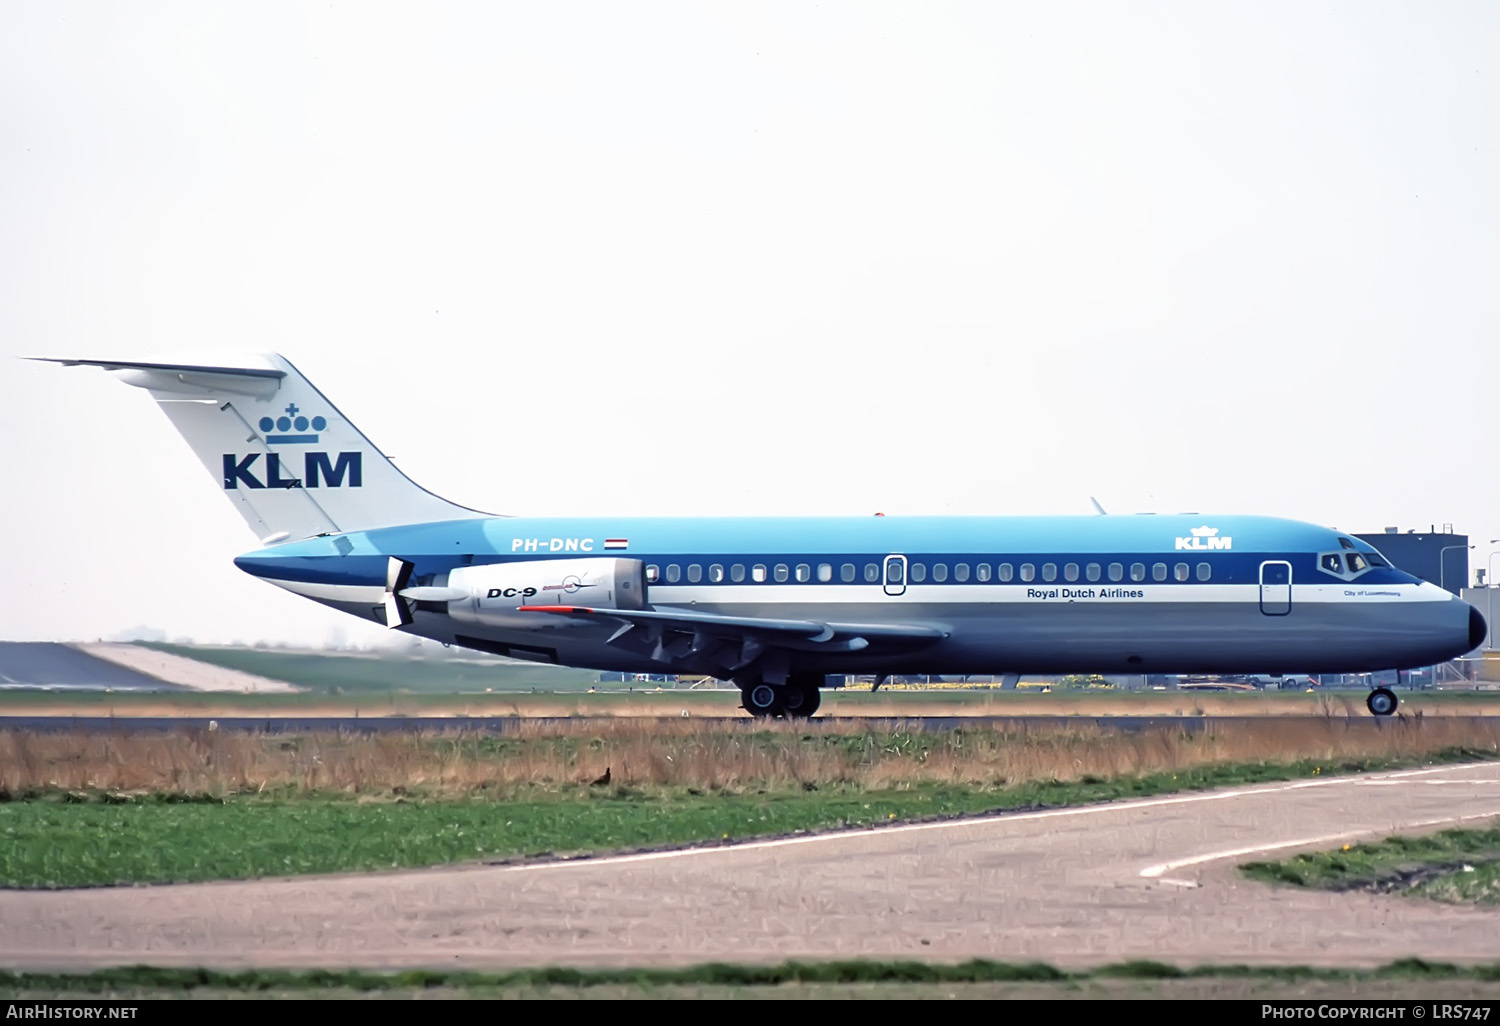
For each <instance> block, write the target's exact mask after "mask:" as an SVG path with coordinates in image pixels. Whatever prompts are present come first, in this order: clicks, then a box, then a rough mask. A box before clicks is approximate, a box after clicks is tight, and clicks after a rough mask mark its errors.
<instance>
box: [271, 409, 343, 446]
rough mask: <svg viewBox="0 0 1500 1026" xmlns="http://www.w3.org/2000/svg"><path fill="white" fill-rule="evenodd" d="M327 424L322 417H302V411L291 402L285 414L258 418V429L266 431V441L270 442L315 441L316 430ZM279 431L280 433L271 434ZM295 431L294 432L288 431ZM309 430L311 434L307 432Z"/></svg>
mask: <svg viewBox="0 0 1500 1026" xmlns="http://www.w3.org/2000/svg"><path fill="white" fill-rule="evenodd" d="M327 426H328V421H327V420H326V419H324V418H323V417H312V418H308V417H304V416H302V411H301V410H299V409H298V408H297V404H296V403H292V404H291V405H289V406H288V407H287V408H286V414H285V415H284V416H281V417H276V418H275V419H272V418H270V417H262V418H260V429H261V430H262V431H264V432H265V433H266V441H267V442H268V443H270V444H275V443H277V442H316V441H317V440H318V434H317V433H318V432H319V431H322V430H323V429H324V428H326V427H327ZM272 431H279V432H281V433H280V434H275V435H273V434H271V432H272ZM292 431H295V432H296V434H290V433H289V432H292ZM309 431H311V434H309Z"/></svg>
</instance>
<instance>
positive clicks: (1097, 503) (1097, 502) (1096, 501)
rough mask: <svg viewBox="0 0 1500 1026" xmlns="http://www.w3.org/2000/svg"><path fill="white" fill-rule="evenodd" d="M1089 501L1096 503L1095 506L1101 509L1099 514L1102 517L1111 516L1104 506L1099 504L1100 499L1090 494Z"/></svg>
mask: <svg viewBox="0 0 1500 1026" xmlns="http://www.w3.org/2000/svg"><path fill="white" fill-rule="evenodd" d="M1089 501H1090V502H1092V503H1093V504H1094V508H1095V509H1097V510H1098V511H1099V515H1100V516H1101V517H1105V516H1109V514H1108V513H1106V512H1104V507H1103V506H1101V505H1099V500H1098V499H1096V498H1094V497H1093V496H1092V495H1090V496H1089Z"/></svg>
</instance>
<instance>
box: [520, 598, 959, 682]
mask: <svg viewBox="0 0 1500 1026" xmlns="http://www.w3.org/2000/svg"><path fill="white" fill-rule="evenodd" d="M519 611H520V612H529V613H551V614H553V615H556V616H568V617H578V618H583V619H590V620H597V621H601V622H603V621H610V620H613V621H615V622H619V623H622V624H623V625H622V626H621V627H620V629H619V630H617V631H615V633H614V634H613V635H611V636H610V638H609V643H610V644H613V645H621V646H624V647H629V648H634V649H636V650H638V651H641V652H642V653H643V654H647V655H649V657H650V658H651V659H653V660H655V661H656V662H661V663H675V664H679V665H693V666H695V667H697V668H698V669H699V670H701V672H704V673H711V674H719V673H720V672H721V671H722V672H727V673H741V672H745V671H747V670H749V669H751V668H752V667H755V666H756V665H757V664H765V663H778V662H784V661H785V654H786V653H787V652H813V653H818V654H830V655H831V654H837V653H844V652H869V651H871V650H872V649H873V650H875V651H879V650H881V649H884V650H887V651H907V650H909V649H911V648H920V647H923V646H925V645H930V644H932V643H933V642H936V641H940V640H941V639H943V638H946V637H947V636H948V632H947V631H944V630H941V629H939V628H936V627H926V626H921V625H919V624H853V623H822V622H819V621H815V620H779V619H773V618H769V617H753V616H719V615H716V614H713V613H699V612H695V611H692V610H681V609H654V610H634V609H596V608H593V607H591V606H522V607H520V610H519Z"/></svg>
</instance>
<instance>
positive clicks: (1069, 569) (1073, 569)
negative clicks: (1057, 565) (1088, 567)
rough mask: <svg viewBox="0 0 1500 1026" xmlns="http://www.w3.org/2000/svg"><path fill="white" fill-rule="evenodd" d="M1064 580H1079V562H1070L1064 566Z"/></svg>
mask: <svg viewBox="0 0 1500 1026" xmlns="http://www.w3.org/2000/svg"><path fill="white" fill-rule="evenodd" d="M1063 580H1065V581H1076V580H1078V564H1077V563H1069V564H1068V565H1066V566H1064V567H1063Z"/></svg>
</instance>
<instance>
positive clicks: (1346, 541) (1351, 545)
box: [1339, 538, 1354, 549]
mask: <svg viewBox="0 0 1500 1026" xmlns="http://www.w3.org/2000/svg"><path fill="white" fill-rule="evenodd" d="M1339 544H1340V545H1342V546H1343V547H1344V548H1346V549H1352V548H1354V543H1353V542H1352V541H1350V540H1349V539H1348V538H1340V539H1339Z"/></svg>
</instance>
